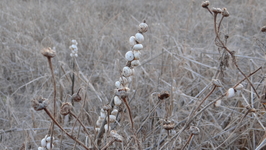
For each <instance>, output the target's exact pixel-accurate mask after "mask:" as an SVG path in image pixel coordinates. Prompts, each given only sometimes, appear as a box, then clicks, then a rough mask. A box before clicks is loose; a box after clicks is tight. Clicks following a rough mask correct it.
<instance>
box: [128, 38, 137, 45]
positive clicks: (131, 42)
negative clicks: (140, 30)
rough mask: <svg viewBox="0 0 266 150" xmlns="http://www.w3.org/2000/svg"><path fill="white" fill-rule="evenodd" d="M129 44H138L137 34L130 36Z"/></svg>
mask: <svg viewBox="0 0 266 150" xmlns="http://www.w3.org/2000/svg"><path fill="white" fill-rule="evenodd" d="M129 44H130V46H134V45H135V44H136V40H135V36H131V37H130V38H129Z"/></svg>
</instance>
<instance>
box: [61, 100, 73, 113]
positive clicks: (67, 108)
mask: <svg viewBox="0 0 266 150" xmlns="http://www.w3.org/2000/svg"><path fill="white" fill-rule="evenodd" d="M71 109H72V104H71V103H69V102H65V103H63V104H62V106H61V108H60V114H61V115H64V116H65V115H67V114H69V113H70V111H71Z"/></svg>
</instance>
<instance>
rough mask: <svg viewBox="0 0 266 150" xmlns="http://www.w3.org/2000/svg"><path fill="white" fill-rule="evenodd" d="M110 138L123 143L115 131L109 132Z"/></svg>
mask: <svg viewBox="0 0 266 150" xmlns="http://www.w3.org/2000/svg"><path fill="white" fill-rule="evenodd" d="M110 136H111V137H113V138H115V140H116V141H117V142H122V141H123V137H122V136H121V135H119V134H118V133H117V131H115V130H111V131H110Z"/></svg>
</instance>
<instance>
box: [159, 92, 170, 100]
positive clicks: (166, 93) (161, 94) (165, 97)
mask: <svg viewBox="0 0 266 150" xmlns="http://www.w3.org/2000/svg"><path fill="white" fill-rule="evenodd" d="M168 97H170V94H169V92H167V91H164V92H161V93H160V94H159V95H158V99H159V100H164V99H167V98H168Z"/></svg>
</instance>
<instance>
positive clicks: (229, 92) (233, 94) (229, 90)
mask: <svg viewBox="0 0 266 150" xmlns="http://www.w3.org/2000/svg"><path fill="white" fill-rule="evenodd" d="M235 94H236V90H235V89H233V88H229V89H228V90H227V92H226V97H227V98H231V97H234V96H235Z"/></svg>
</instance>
